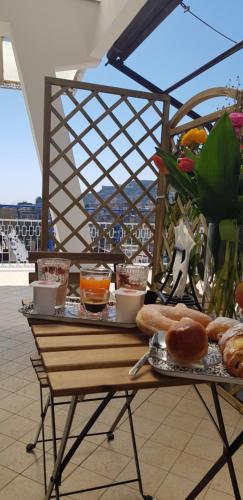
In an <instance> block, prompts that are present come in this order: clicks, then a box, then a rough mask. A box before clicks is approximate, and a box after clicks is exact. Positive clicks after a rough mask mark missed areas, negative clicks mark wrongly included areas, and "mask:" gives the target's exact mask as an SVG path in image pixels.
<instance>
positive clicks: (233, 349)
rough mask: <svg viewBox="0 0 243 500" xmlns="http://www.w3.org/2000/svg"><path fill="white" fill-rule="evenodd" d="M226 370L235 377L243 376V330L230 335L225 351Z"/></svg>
mask: <svg viewBox="0 0 243 500" xmlns="http://www.w3.org/2000/svg"><path fill="white" fill-rule="evenodd" d="M223 361H224V364H225V367H226V370H227V371H228V372H229V373H230V375H233V376H234V377H243V332H242V333H241V334H239V333H238V334H236V335H234V336H233V337H230V338H229V339H228V340H227V342H226V345H225V349H224V351H223Z"/></svg>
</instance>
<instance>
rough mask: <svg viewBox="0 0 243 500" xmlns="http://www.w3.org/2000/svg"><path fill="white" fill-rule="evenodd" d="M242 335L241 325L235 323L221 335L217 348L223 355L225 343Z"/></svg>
mask: <svg viewBox="0 0 243 500" xmlns="http://www.w3.org/2000/svg"><path fill="white" fill-rule="evenodd" d="M240 335H243V323H240V322H239V321H237V323H236V324H235V325H234V326H232V328H229V329H228V330H227V331H226V332H225V333H223V335H222V337H221V338H220V339H219V348H220V351H221V352H222V353H223V352H224V350H225V347H226V344H227V342H228V341H229V340H230V339H232V338H233V337H237V336H240Z"/></svg>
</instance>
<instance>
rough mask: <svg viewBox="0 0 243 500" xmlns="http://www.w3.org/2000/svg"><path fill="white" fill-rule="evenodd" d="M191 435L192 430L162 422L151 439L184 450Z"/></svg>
mask: <svg viewBox="0 0 243 500" xmlns="http://www.w3.org/2000/svg"><path fill="white" fill-rule="evenodd" d="M191 437H192V434H191V433H190V432H186V431H181V430H180V429H175V428H173V427H169V426H168V425H164V424H162V425H160V426H159V428H158V429H157V430H156V431H155V432H154V434H152V436H151V438H150V439H151V441H155V442H157V443H161V444H164V445H165V446H169V447H171V448H175V449H176V450H183V449H184V448H185V446H186V444H187V443H188V441H189V440H190V439H191Z"/></svg>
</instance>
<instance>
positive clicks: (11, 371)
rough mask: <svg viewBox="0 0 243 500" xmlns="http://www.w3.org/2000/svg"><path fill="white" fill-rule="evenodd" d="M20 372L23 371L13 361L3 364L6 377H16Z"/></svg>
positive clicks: (21, 367)
mask: <svg viewBox="0 0 243 500" xmlns="http://www.w3.org/2000/svg"><path fill="white" fill-rule="evenodd" d="M2 369H3V368H2ZM21 370H23V366H21V365H19V364H18V363H16V362H15V361H10V362H9V363H4V372H5V373H7V374H8V375H16V373H19V372H20V371H21Z"/></svg>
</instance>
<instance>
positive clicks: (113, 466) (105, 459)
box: [82, 447, 130, 479]
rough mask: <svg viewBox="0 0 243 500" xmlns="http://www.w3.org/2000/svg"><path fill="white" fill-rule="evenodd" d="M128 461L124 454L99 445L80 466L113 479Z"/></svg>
mask: <svg viewBox="0 0 243 500" xmlns="http://www.w3.org/2000/svg"><path fill="white" fill-rule="evenodd" d="M129 461H130V459H129V458H128V457H125V456H124V455H121V454H119V453H115V452H114V451H109V450H106V449H105V448H101V447H100V448H97V450H96V452H95V453H93V454H92V455H90V456H89V457H88V458H87V459H86V460H85V461H84V462H83V464H82V466H83V467H84V468H85V469H88V470H91V471H93V472H97V473H98V474H100V475H103V476H105V477H109V478H110V479H113V478H115V477H116V476H117V475H118V474H119V473H120V472H121V470H122V469H123V468H124V467H125V466H126V465H127V464H128V462H129Z"/></svg>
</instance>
